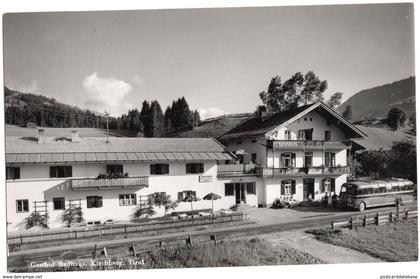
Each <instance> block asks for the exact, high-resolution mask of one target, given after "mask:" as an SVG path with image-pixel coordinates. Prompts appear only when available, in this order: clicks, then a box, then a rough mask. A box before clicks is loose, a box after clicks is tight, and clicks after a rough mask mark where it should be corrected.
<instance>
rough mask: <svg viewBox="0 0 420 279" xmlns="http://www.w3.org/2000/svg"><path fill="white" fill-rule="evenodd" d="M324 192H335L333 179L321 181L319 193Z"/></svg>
mask: <svg viewBox="0 0 420 279" xmlns="http://www.w3.org/2000/svg"><path fill="white" fill-rule="evenodd" d="M324 192H335V179H334V178H326V179H324V180H323V182H322V185H321V193H324Z"/></svg>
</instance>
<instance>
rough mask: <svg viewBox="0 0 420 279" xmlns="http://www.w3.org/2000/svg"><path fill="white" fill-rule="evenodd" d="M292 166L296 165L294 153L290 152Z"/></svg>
mask: <svg viewBox="0 0 420 279" xmlns="http://www.w3.org/2000/svg"><path fill="white" fill-rule="evenodd" d="M292 166H293V167H296V153H292Z"/></svg>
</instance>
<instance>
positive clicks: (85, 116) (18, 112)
mask: <svg viewBox="0 0 420 279" xmlns="http://www.w3.org/2000/svg"><path fill="white" fill-rule="evenodd" d="M4 109H5V122H6V124H11V125H17V126H20V127H25V126H27V125H28V123H32V125H31V126H33V125H35V126H36V125H37V126H42V127H56V128H69V127H89V128H104V127H105V126H106V125H105V122H106V120H105V117H103V116H101V115H99V114H98V113H94V112H91V111H89V110H85V109H81V108H79V107H76V106H70V105H66V104H62V103H59V102H57V101H56V100H55V99H54V98H48V97H45V96H42V95H35V94H30V93H21V92H18V91H14V90H11V89H9V88H7V87H5V88H4Z"/></svg>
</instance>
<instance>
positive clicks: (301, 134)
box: [298, 129, 314, 140]
mask: <svg viewBox="0 0 420 279" xmlns="http://www.w3.org/2000/svg"><path fill="white" fill-rule="evenodd" d="M313 131H314V129H305V130H299V131H298V139H299V140H312V133H313Z"/></svg>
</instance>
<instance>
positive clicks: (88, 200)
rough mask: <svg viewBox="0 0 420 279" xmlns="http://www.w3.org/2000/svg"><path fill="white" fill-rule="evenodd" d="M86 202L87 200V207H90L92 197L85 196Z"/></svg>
mask: <svg viewBox="0 0 420 279" xmlns="http://www.w3.org/2000/svg"><path fill="white" fill-rule="evenodd" d="M86 202H87V208H91V207H92V198H91V197H87V199H86Z"/></svg>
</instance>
